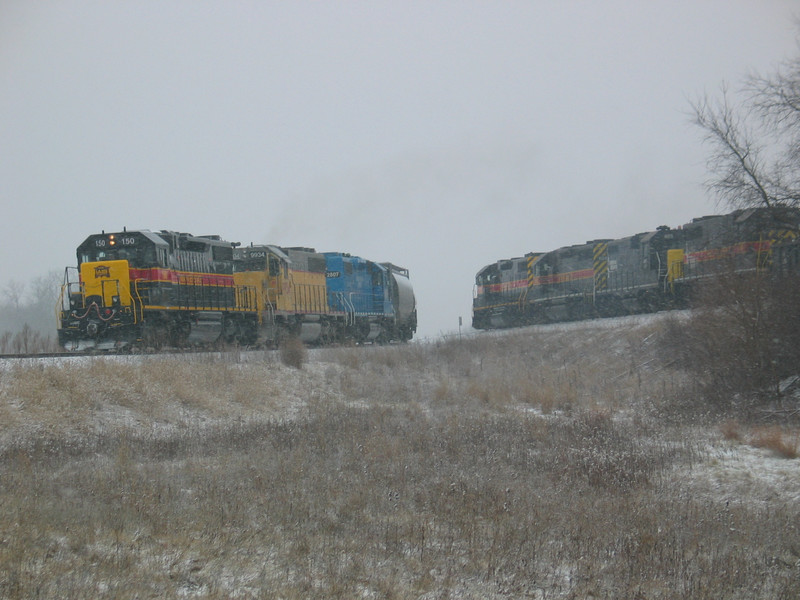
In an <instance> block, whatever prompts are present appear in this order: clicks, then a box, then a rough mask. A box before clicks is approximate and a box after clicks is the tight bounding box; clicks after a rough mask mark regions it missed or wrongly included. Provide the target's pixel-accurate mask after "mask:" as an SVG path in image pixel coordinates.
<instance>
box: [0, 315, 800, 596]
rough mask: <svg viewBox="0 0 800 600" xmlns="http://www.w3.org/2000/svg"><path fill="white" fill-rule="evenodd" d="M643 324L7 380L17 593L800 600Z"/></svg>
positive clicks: (773, 523) (770, 524) (10, 539)
mask: <svg viewBox="0 0 800 600" xmlns="http://www.w3.org/2000/svg"><path fill="white" fill-rule="evenodd" d="M633 323H634V324H628V325H621V326H618V327H608V326H602V327H601V326H599V325H592V324H588V323H587V324H583V325H581V326H573V327H565V328H538V329H532V330H526V331H521V332H510V333H508V334H506V335H502V336H500V335H497V336H496V335H485V336H479V337H476V338H467V339H464V340H463V341H461V342H459V341H448V342H436V343H431V344H411V345H407V346H390V347H382V348H380V347H378V348H342V349H329V350H315V351H312V352H310V353H309V354H308V357H307V362H306V363H305V365H304V368H303V369H302V370H298V369H294V368H288V367H286V366H284V365H283V364H282V363H281V359H279V358H276V357H275V356H274V355H270V354H266V355H264V356H263V357H261V356H260V355H255V357H253V356H249V355H241V356H240V355H235V356H216V357H209V358H205V359H202V358H192V357H187V358H185V359H180V358H173V359H158V358H154V359H149V360H140V361H136V360H132V361H119V360H116V359H95V360H92V361H86V362H81V363H76V364H72V365H60V366H59V365H53V366H45V367H42V366H40V365H39V364H32V365H27V366H20V367H17V368H13V369H9V370H5V371H0V377H1V378H2V379H0V411H2V412H0V481H2V487H0V509H1V510H0V597H3V598H29V597H36V596H38V597H45V598H48V597H49V598H56V597H58V598H85V597H105V598H142V597H179V596H187V597H196V598H231V597H239V598H286V599H295V598H354V597H363V598H424V599H429V600H432V599H434V598H506V597H511V598H520V597H530V598H541V599H544V598H593V597H594V598H623V599H624V598H630V599H634V598H651V599H652V598H687V599H688V598H692V599H704V598H723V597H724V598H794V597H797V595H798V593H800V579H798V575H797V573H798V572H797V569H796V567H795V565H794V562H793V560H795V561H796V558H793V557H794V554H793V553H794V552H795V551H796V549H797V548H798V547H800V544H798V538H797V531H796V523H797V521H798V517H800V509H798V507H797V505H796V504H795V503H791V502H775V504H774V505H772V506H763V505H762V504H758V503H753V504H749V503H747V502H737V503H735V504H730V505H727V504H726V503H725V502H724V501H717V500H715V499H712V498H709V497H707V496H699V495H698V496H696V495H695V494H693V493H691V489H690V488H689V487H687V486H688V484H687V483H686V482H682V481H681V480H680V479H676V477H678V475H677V474H678V473H680V472H681V471H682V470H683V469H688V468H690V467H691V468H692V469H695V470H696V469H698V468H699V467H700V465H701V464H702V463H703V462H704V461H706V460H707V451H706V450H705V449H704V448H705V446H706V444H708V443H710V442H711V441H713V438H709V437H708V435H707V432H708V431H709V429H708V428H706V425H707V423H705V422H704V423H697V422H694V421H693V420H691V419H694V418H695V417H696V414H695V413H692V414H691V417H690V418H689V417H687V418H682V417H681V412H680V410H679V409H676V408H675V404H674V398H675V397H678V396H680V398H681V400H682V399H683V397H684V396H682V395H681V394H680V393H677V394H676V393H675V392H676V390H677V391H680V383H679V381H680V375H679V374H677V373H675V372H673V371H670V370H669V368H667V367H665V365H664V364H663V362H660V361H659V360H657V358H656V353H655V350H654V348H653V346H652V340H653V339H654V337H653V336H657V335H658V332H659V326H658V325H636V324H635V322H633ZM698 425H701V426H698ZM797 558H800V557H797Z"/></svg>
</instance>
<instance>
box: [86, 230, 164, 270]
mask: <svg viewBox="0 0 800 600" xmlns="http://www.w3.org/2000/svg"><path fill="white" fill-rule="evenodd" d="M107 260H127V261H128V262H129V263H130V266H131V267H133V268H146V267H152V266H154V265H155V264H156V249H155V246H154V245H153V244H152V243H150V242H149V241H148V240H147V239H146V238H144V237H141V236H138V235H136V234H132V233H127V234H122V235H113V234H112V235H100V236H93V237H91V238H89V239H88V240H86V242H84V243H83V244H81V246H80V247H79V248H78V264H82V263H86V262H100V261H107Z"/></svg>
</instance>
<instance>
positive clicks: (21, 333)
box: [0, 271, 61, 354]
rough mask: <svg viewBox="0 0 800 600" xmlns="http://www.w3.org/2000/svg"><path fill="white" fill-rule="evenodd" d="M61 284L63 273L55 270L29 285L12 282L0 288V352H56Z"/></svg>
mask: <svg viewBox="0 0 800 600" xmlns="http://www.w3.org/2000/svg"><path fill="white" fill-rule="evenodd" d="M60 284H61V275H60V273H58V272H56V271H53V272H51V273H49V274H48V275H44V276H41V277H37V278H36V279H34V280H32V281H31V282H29V283H22V282H19V281H14V280H10V281H9V282H8V283H7V284H6V285H5V286H4V287H3V288H2V289H0V353H4V354H8V353H27V352H47V351H52V350H54V349H55V347H56V346H57V336H56V302H57V301H58V297H59V292H60Z"/></svg>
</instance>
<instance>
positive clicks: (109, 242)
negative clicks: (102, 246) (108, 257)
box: [108, 235, 117, 246]
mask: <svg viewBox="0 0 800 600" xmlns="http://www.w3.org/2000/svg"><path fill="white" fill-rule="evenodd" d="M116 243H117V240H115V239H114V236H113V235H110V236H108V245H109V246H113V245H115V244H116Z"/></svg>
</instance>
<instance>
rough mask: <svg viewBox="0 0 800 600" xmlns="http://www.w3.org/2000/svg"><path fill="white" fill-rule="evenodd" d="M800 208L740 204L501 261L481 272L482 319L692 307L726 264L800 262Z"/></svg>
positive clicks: (516, 322) (493, 325)
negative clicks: (703, 284) (697, 291)
mask: <svg viewBox="0 0 800 600" xmlns="http://www.w3.org/2000/svg"><path fill="white" fill-rule="evenodd" d="M799 228H800V211H797V210H793V209H787V208H772V209H769V208H758V209H748V210H737V211H735V212H732V213H730V214H726V215H715V216H707V217H701V218H698V219H694V220H693V221H692V222H691V223H688V224H686V225H684V226H682V227H678V228H676V229H671V228H669V227H666V226H662V227H659V228H658V229H656V230H655V231H649V232H645V233H639V234H637V235H633V236H630V237H625V238H620V239H614V240H611V239H603V240H594V241H590V242H587V243H585V244H580V245H575V246H568V247H564V248H559V249H558V250H554V251H552V252H533V253H529V254H526V255H525V256H522V257H518V258H510V259H506V260H500V261H497V262H495V263H492V264H490V265H488V266H486V267H484V268H483V269H481V270H480V271H479V272H478V273H477V275H476V277H475V289H474V294H473V312H472V326H473V327H475V328H476V329H497V328H505V327H518V326H523V325H531V324H537V323H550V322H559V321H570V320H579V319H588V318H595V317H610V316H620V315H625V314H635V313H647V312H655V311H658V310H665V309H669V308H679V307H684V306H687V305H688V301H689V299H690V294H691V291H692V289H693V288H694V287H695V286H696V284H697V283H698V282H700V281H702V280H703V279H704V278H707V277H709V276H710V275H713V274H716V273H719V272H721V271H723V270H734V271H747V270H756V269H767V268H768V269H771V270H773V271H777V272H780V271H782V270H788V269H794V270H797V269H798V267H799V266H800V244H799V242H800V240H799V239H798V229H799Z"/></svg>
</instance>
